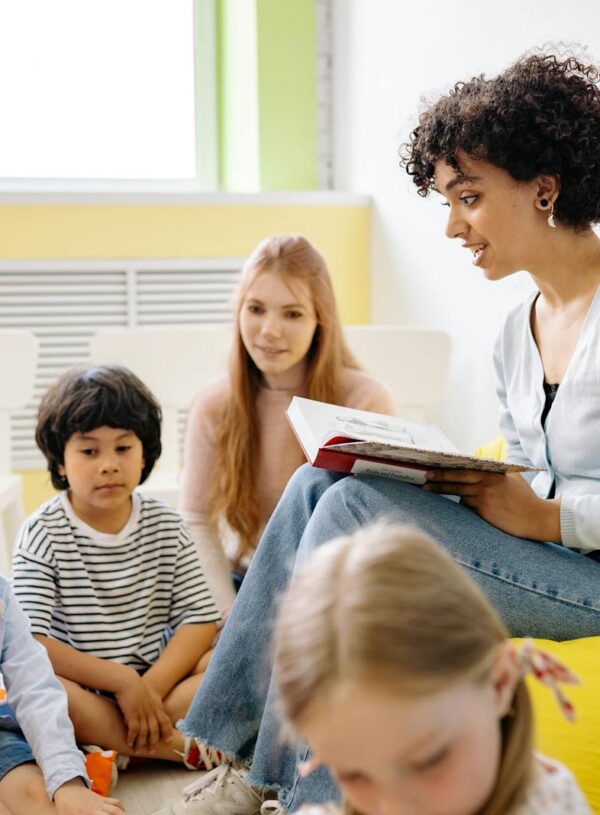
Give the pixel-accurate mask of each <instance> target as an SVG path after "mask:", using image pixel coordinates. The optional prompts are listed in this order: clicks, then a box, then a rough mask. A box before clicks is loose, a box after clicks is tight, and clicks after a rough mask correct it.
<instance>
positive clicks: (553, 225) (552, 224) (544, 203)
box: [540, 198, 556, 229]
mask: <svg viewBox="0 0 600 815" xmlns="http://www.w3.org/2000/svg"><path fill="white" fill-rule="evenodd" d="M548 204H550V214H549V215H548V226H549V227H551V229H556V221H555V220H554V201H552V202H550V201H549V200H548V199H547V198H540V207H541V208H542V209H548Z"/></svg>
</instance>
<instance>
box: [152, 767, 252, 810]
mask: <svg viewBox="0 0 600 815" xmlns="http://www.w3.org/2000/svg"><path fill="white" fill-rule="evenodd" d="M264 800H265V794H264V793H263V792H261V791H259V790H256V789H254V787H251V786H250V785H249V784H248V770H245V769H236V768H235V767H232V766H231V765H230V764H221V766H220V767H217V768H216V769H214V770H211V772H209V773H206V775H205V776H203V777H202V778H200V779H199V780H198V781H194V783H193V784H188V786H187V787H185V788H184V790H183V794H182V797H181V801H178V802H177V803H175V804H170V805H168V806H166V807H165V808H164V809H159V810H157V811H156V812H154V813H153V815H260V807H261V804H262V803H263V801H264Z"/></svg>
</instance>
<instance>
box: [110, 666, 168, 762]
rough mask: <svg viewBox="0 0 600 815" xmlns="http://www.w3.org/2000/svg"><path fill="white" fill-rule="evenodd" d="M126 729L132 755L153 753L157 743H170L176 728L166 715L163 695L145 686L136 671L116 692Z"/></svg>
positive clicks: (130, 674) (133, 671) (131, 673)
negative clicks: (142, 752)
mask: <svg viewBox="0 0 600 815" xmlns="http://www.w3.org/2000/svg"><path fill="white" fill-rule="evenodd" d="M115 698H116V700H117V704H118V705H119V707H120V708H121V712H122V714H123V718H124V719H125V726H126V728H127V744H128V745H129V746H130V747H131V749H132V752H134V753H135V752H141V751H144V752H145V751H148V752H150V753H152V752H153V751H154V749H155V748H156V745H157V744H158V742H159V741H160V740H161V739H163V740H164V741H166V742H169V741H170V740H171V734H172V731H173V725H172V724H171V720H170V719H169V717H168V716H167V714H166V712H165V708H164V705H163V702H162V699H161V698H160V694H159V693H158V692H157V691H156V690H154V689H153V688H152V687H151V686H150V685H148V684H147V683H145V682H144V681H143V679H142V678H141V677H140V676H139V675H138V674H137V672H136V671H135V670H133V669H132V670H131V672H130V673H129V674H128V678H127V681H126V682H124V683H123V684H122V685H121V686H120V688H119V689H118V690H116V691H115Z"/></svg>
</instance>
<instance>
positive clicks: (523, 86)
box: [400, 53, 600, 229]
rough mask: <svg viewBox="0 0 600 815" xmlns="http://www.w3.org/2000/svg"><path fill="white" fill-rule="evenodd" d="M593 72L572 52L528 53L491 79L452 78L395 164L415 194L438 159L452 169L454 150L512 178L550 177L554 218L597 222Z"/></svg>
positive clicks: (598, 116) (598, 146)
mask: <svg viewBox="0 0 600 815" xmlns="http://www.w3.org/2000/svg"><path fill="white" fill-rule="evenodd" d="M599 75H600V73H599V71H598V68H596V67H595V66H593V65H585V64H584V63H583V62H582V61H580V60H579V59H578V58H576V57H574V56H568V57H564V58H560V57H558V56H556V55H555V54H552V53H533V54H528V55H526V56H524V57H522V58H521V59H519V60H518V61H517V62H515V63H514V64H513V65H511V66H510V67H509V68H508V69H507V70H505V71H503V73H501V74H499V75H498V76H496V77H493V78H491V79H487V78H486V77H485V76H483V75H482V76H478V77H474V78H473V79H471V80H470V81H469V82H459V83H457V84H456V85H455V86H454V88H453V89H452V90H451V91H450V92H449V93H448V94H446V95H444V96H442V97H441V98H440V99H439V100H438V101H437V102H435V103H434V104H432V105H431V106H430V107H429V108H428V109H427V110H425V111H424V112H423V113H422V114H421V116H420V118H419V125H418V127H417V128H416V129H415V130H414V131H413V132H412V134H411V137H410V140H409V142H408V143H406V144H404V145H402V147H401V149H400V155H401V165H402V166H403V167H404V168H405V169H406V171H407V172H408V174H409V175H410V176H412V180H413V181H414V183H415V184H416V186H417V188H418V192H419V195H422V196H425V195H427V194H428V192H429V191H430V190H431V189H433V188H435V182H434V178H433V175H434V170H435V165H436V163H437V162H438V161H439V160H440V159H445V160H446V162H447V163H448V164H449V165H450V166H452V167H454V169H455V170H457V171H458V172H460V166H459V163H458V160H457V157H456V156H457V151H458V150H462V151H464V152H465V153H467V154H468V155H470V156H472V157H473V158H476V159H483V160H485V161H488V162H490V163H491V164H494V165H495V166H496V167H500V168H502V169H503V170H506V171H507V172H508V173H509V174H510V175H511V176H512V177H513V178H514V179H515V180H517V181H531V180H532V179H534V178H535V177H536V176H538V175H553V176H558V178H559V182H560V195H559V196H558V199H557V201H556V204H555V208H554V213H555V216H556V219H557V220H558V221H560V222H561V223H562V224H564V225H565V226H571V227H574V228H576V229H586V228H588V227H589V226H590V224H592V223H595V222H597V221H600V88H599V87H598V79H599Z"/></svg>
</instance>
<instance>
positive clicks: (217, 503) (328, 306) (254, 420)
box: [181, 235, 393, 607]
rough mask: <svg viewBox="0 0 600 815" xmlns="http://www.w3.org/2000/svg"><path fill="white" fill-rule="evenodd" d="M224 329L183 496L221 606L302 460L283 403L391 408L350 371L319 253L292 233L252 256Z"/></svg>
mask: <svg viewBox="0 0 600 815" xmlns="http://www.w3.org/2000/svg"><path fill="white" fill-rule="evenodd" d="M233 334H234V337H233V345H232V349H231V357H230V366H229V375H228V376H226V377H223V378H221V379H219V380H218V381H216V382H215V383H213V384H212V385H211V386H209V388H207V389H206V390H205V391H204V392H202V393H201V394H199V396H198V397H197V399H196V400H195V402H194V404H193V405H192V408H191V411H190V416H189V419H188V428H187V434H186V442H185V451H184V473H183V484H182V499H181V510H182V514H183V515H184V518H185V520H186V522H187V524H188V527H189V528H190V531H191V533H192V537H193V538H194V540H195V542H196V545H197V548H198V551H199V555H200V559H201V561H202V565H203V567H204V572H205V575H206V576H207V579H208V581H209V584H210V585H211V589H212V590H213V594H214V595H215V599H216V600H217V603H218V605H220V606H221V607H225V606H227V605H228V604H229V603H231V601H232V599H233V588H232V582H231V578H230V569H231V567H232V566H233V567H235V568H237V569H241V570H242V571H243V570H244V568H245V567H246V566H247V565H248V562H249V560H250V558H251V557H252V553H253V551H254V549H255V547H256V544H257V542H258V539H259V537H260V533H261V531H262V529H263V528H264V526H265V525H266V522H267V521H268V519H269V517H270V515H271V513H272V511H273V509H274V508H275V505H276V504H277V501H278V500H279V498H280V496H281V493H282V492H283V489H284V487H285V485H286V483H287V481H288V480H289V478H290V476H291V475H292V473H293V472H294V471H295V470H296V469H297V468H298V467H299V466H300V465H301V464H302V463H303V461H304V456H303V454H302V451H301V449H300V446H299V445H298V443H297V441H296V439H295V438H294V436H293V433H292V431H291V429H290V427H289V425H288V422H287V420H286V418H285V415H284V411H285V409H286V408H287V407H288V405H289V403H290V401H291V398H292V396H295V395H298V396H306V397H308V398H310V399H317V400H320V401H323V402H331V403H334V404H341V405H347V406H349V407H353V408H359V409H364V410H374V411H376V412H378V413H392V412H393V404H392V400H391V397H390V394H389V391H388V390H387V388H385V386H383V385H382V384H381V383H379V382H377V381H376V380H374V379H373V378H371V377H369V376H368V375H367V374H366V373H364V372H362V371H361V370H360V369H359V366H358V363H357V361H356V359H355V358H354V356H353V354H352V352H351V351H350V349H349V348H348V346H347V345H346V342H345V340H344V337H343V334H342V327H341V323H340V320H339V317H338V312H337V306H336V302H335V295H334V292H333V287H332V285H331V278H330V276H329V272H328V269H327V265H326V263H325V260H324V258H323V257H322V255H321V254H320V253H319V252H318V251H317V250H316V249H315V247H314V246H313V245H312V244H311V243H310V242H309V241H308V240H307V239H306V238H304V237H302V236H300V235H284V236H277V237H271V238H268V239H266V240H264V241H262V242H261V243H260V244H259V245H258V246H257V247H256V249H255V250H254V251H253V252H252V254H251V255H250V257H249V258H248V260H247V261H246V263H245V265H244V268H243V271H242V276H241V280H240V283H239V285H238V288H237V291H236V295H235V321H234V332H233ZM228 532H233V537H234V549H233V551H231V552H230V555H231V562H230V561H229V560H228V558H227V557H226V555H225V552H224V538H225V537H227V533H228Z"/></svg>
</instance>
